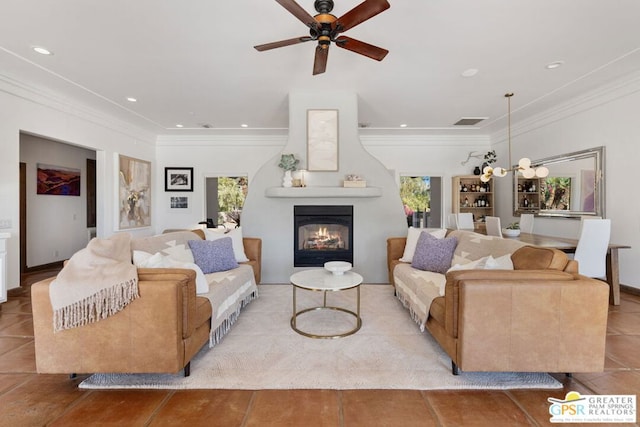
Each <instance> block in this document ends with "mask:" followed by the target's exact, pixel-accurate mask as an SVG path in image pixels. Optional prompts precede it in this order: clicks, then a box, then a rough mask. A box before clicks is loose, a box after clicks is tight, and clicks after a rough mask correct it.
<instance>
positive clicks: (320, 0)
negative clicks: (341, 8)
mask: <svg viewBox="0 0 640 427" xmlns="http://www.w3.org/2000/svg"><path fill="white" fill-rule="evenodd" d="M313 7H314V8H315V9H316V10H317V11H318V13H329V12H331V11H332V10H333V0H316V1H315V2H314V3H313Z"/></svg>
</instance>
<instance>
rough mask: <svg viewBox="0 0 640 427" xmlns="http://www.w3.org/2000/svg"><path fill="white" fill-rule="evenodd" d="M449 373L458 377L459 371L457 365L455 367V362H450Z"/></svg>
mask: <svg viewBox="0 0 640 427" xmlns="http://www.w3.org/2000/svg"><path fill="white" fill-rule="evenodd" d="M451 373H452V374H453V375H460V369H459V368H458V365H456V362H454V361H453V360H452V361H451Z"/></svg>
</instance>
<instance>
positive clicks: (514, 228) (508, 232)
mask: <svg viewBox="0 0 640 427" xmlns="http://www.w3.org/2000/svg"><path fill="white" fill-rule="evenodd" d="M502 234H504V235H505V236H507V237H517V236H519V235H520V223H519V222H512V223H511V224H509V225H507V227H506V228H503V229H502Z"/></svg>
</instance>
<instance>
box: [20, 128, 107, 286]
mask: <svg viewBox="0 0 640 427" xmlns="http://www.w3.org/2000/svg"><path fill="white" fill-rule="evenodd" d="M95 161H96V151H95V150H90V149H86V148H83V147H78V146H74V145H71V144H66V143H62V142H58V141H54V140H51V139H47V138H43V137H40V136H36V135H31V134H28V133H20V163H19V174H20V175H19V184H20V189H19V221H20V224H19V230H20V263H19V264H20V273H21V274H24V273H29V272H34V271H41V270H45V269H49V268H56V267H59V266H61V265H62V261H63V260H65V259H68V258H70V257H71V256H72V255H73V254H74V253H75V252H77V251H78V250H80V249H82V248H83V247H85V246H86V245H87V243H88V240H89V236H90V235H91V234H92V232H93V233H94V234H95V226H96V223H95V222H96V212H97V198H96V186H97V182H96V180H97V174H96V168H95ZM45 167H47V168H50V167H53V168H56V167H59V169H60V170H61V171H62V170H67V169H69V170H73V171H78V173H79V176H80V181H79V182H80V184H79V191H77V190H76V191H71V192H46V191H43V189H42V186H45V188H46V185H47V184H50V183H51V182H53V181H49V180H46V181H45V180H44V177H46V176H48V175H42V174H40V175H39V173H38V172H39V169H44V168H45ZM74 173H75V172H74ZM39 176H40V181H39V178H38V177H39ZM39 183H40V186H41V187H40V188H41V189H40V190H38V188H39V186H38V184H39ZM78 193H79V194H78Z"/></svg>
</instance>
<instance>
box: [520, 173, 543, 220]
mask: <svg viewBox="0 0 640 427" xmlns="http://www.w3.org/2000/svg"><path fill="white" fill-rule="evenodd" d="M517 185H518V188H517V189H516V190H517V191H516V193H517V194H518V200H517V202H516V206H517V207H516V209H515V213H516V215H519V214H522V213H537V212H538V211H539V210H540V206H541V200H540V180H539V179H538V178H523V177H518V184H517Z"/></svg>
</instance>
